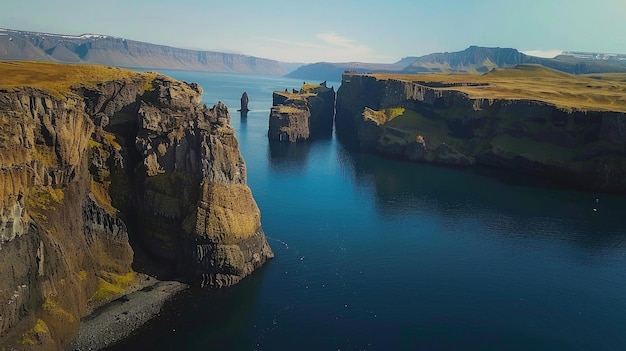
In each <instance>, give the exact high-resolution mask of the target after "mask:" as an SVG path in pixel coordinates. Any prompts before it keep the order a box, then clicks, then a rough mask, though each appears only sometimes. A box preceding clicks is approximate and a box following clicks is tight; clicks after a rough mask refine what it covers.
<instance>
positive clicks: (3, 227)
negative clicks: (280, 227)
mask: <svg viewBox="0 0 626 351" xmlns="http://www.w3.org/2000/svg"><path fill="white" fill-rule="evenodd" d="M55 69H58V70H62V69H63V66H59V67H58V68H55ZM121 76H122V77H121V78H120V79H109V80H106V81H102V82H101V83H99V84H97V85H96V86H90V85H80V84H78V85H76V86H74V87H72V89H71V91H68V92H61V93H59V92H58V91H48V90H46V89H34V88H29V87H20V86H18V87H13V88H8V89H4V90H0V117H1V118H0V192H2V196H0V277H1V279H0V298H1V299H2V301H1V303H0V346H3V347H8V348H17V349H40V350H54V349H63V348H64V347H65V345H67V344H68V343H69V342H70V341H71V340H72V338H73V337H74V336H75V334H76V331H77V329H78V326H79V323H80V319H81V318H82V317H84V316H85V315H86V314H88V313H89V312H90V311H91V310H92V309H93V308H94V307H97V306H99V305H102V304H104V303H106V302H107V301H110V300H111V299H114V298H115V297H117V296H120V294H123V293H125V292H127V291H129V290H132V289H133V287H134V286H135V285H136V279H135V272H133V270H132V269H131V263H132V262H133V249H132V248H131V246H130V244H129V230H128V228H129V227H131V226H132V227H133V228H137V229H138V230H137V233H135V234H136V235H138V238H139V240H138V242H140V243H142V244H143V245H146V246H147V247H148V249H150V250H151V251H152V252H153V253H155V254H156V255H157V256H159V257H161V258H162V259H165V260H169V261H171V262H172V263H173V264H174V265H176V266H177V267H178V272H179V273H180V274H181V276H185V277H187V278H188V279H189V280H190V281H194V282H197V283H198V284H201V285H207V286H216V287H217V286H227V285H232V284H234V283H236V282H238V281H239V280H241V279H242V278H243V277H245V276H246V275H248V274H250V273H251V272H252V271H253V270H254V269H255V268H257V267H259V266H260V265H262V264H263V263H264V262H265V261H266V260H267V259H268V258H271V257H272V256H273V253H272V251H271V249H270V248H269V246H268V245H267V242H266V239H265V236H264V234H263V231H262V229H261V225H260V214H259V210H258V207H257V206H256V203H255V202H254V199H253V197H252V194H251V192H250V189H249V188H248V187H247V185H246V173H245V172H246V170H245V163H244V161H243V159H242V157H241V155H240V153H239V149H238V144H237V140H236V139H235V137H234V134H233V130H232V128H231V127H230V125H229V119H230V116H229V115H228V110H227V108H226V106H224V105H223V104H221V103H220V104H218V105H217V106H215V107H213V108H211V109H209V108H207V107H206V106H204V105H201V104H200V99H201V94H202V90H201V88H200V87H199V86H198V85H196V84H187V83H184V82H178V81H175V80H172V79H170V78H167V77H165V76H161V75H156V74H147V73H134V72H129V71H125V72H124V74H123V75H121Z"/></svg>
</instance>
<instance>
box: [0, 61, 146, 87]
mask: <svg viewBox="0 0 626 351" xmlns="http://www.w3.org/2000/svg"><path fill="white" fill-rule="evenodd" d="M139 74H143V75H145V76H146V78H147V81H148V80H150V78H151V77H154V74H151V73H138V72H134V71H131V70H127V69H121V68H114V67H107V66H97V65H83V64H59V63H50V62H29V61H0V89H12V88H17V87H24V86H29V87H33V88H37V89H42V90H45V91H48V92H50V93H52V94H55V95H59V94H60V95H67V94H71V89H70V88H71V87H79V86H84V87H93V86H96V85H97V84H98V83H101V82H103V81H106V80H113V79H117V80H121V79H130V78H131V77H133V76H138V75H139Z"/></svg>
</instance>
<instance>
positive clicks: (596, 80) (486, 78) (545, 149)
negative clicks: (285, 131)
mask: <svg viewBox="0 0 626 351" xmlns="http://www.w3.org/2000/svg"><path fill="white" fill-rule="evenodd" d="M624 81H625V80H624V77H623V75H619V74H610V75H604V76H582V77H581V76H571V75H569V74H565V73H561V72H556V71H552V70H550V69H546V68H543V67H541V66H533V65H527V66H518V67H517V68H514V69H502V70H501V69H494V70H492V71H491V72H489V73H486V74H484V75H435V74H431V75H390V74H378V75H373V74H370V75H368V74H355V73H346V74H344V75H343V80H342V84H341V87H340V88H339V90H338V92H337V115H336V130H337V136H338V137H339V138H340V140H342V141H343V142H344V143H346V144H348V145H351V146H353V147H356V148H359V149H361V150H365V151H369V152H374V153H380V154H383V155H387V156H390V157H394V158H399V159H404V160H410V161H417V162H429V163H436V164H441V165H448V166H456V167H471V166H474V165H484V166H493V167H500V168H507V169H512V170H515V171H519V172H523V173H526V174H529V175H534V176H538V177H542V178H548V179H552V180H554V181H556V182H558V183H559V184H561V185H564V186H570V187H574V188H579V189H587V190H600V191H609V192H624V191H626V177H625V176H626V149H625V148H624V145H626V101H624V99H623V98H622V97H623V96H625V95H624V94H625V93H626V85H625V84H624Z"/></svg>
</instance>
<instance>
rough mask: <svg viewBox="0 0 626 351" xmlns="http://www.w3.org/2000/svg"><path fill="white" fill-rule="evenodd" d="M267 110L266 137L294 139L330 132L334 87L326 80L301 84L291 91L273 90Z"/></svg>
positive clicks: (332, 118) (323, 135) (291, 140)
mask: <svg viewBox="0 0 626 351" xmlns="http://www.w3.org/2000/svg"><path fill="white" fill-rule="evenodd" d="M272 100H273V106H272V109H271V110H270V117H269V129H268V133H267V135H268V138H269V139H270V140H277V141H285V142H296V141H299V140H308V139H311V138H321V137H328V136H330V135H331V134H332V130H333V120H334V116H335V89H334V87H330V88H328V87H327V86H326V82H323V83H321V84H319V85H315V84H306V83H305V84H303V85H302V88H301V89H300V90H293V91H292V92H291V93H290V92H288V91H287V90H285V91H284V92H280V91H275V92H274V94H273V96H272Z"/></svg>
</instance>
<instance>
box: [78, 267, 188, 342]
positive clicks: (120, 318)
mask: <svg viewBox="0 0 626 351" xmlns="http://www.w3.org/2000/svg"><path fill="white" fill-rule="evenodd" d="M187 287H188V286H187V285H185V284H183V283H180V282H177V281H160V280H157V279H155V278H152V277H148V276H146V277H145V278H144V279H143V281H142V288H141V289H140V290H137V291H135V292H132V293H130V294H128V295H124V296H122V297H120V298H119V299H117V300H115V301H112V302H110V303H108V304H106V305H104V306H102V307H100V308H99V309H97V310H96V311H94V313H93V314H92V315H90V316H89V317H87V318H85V319H84V320H83V321H82V322H81V326H80V330H79V332H78V336H77V338H76V340H74V341H73V342H72V343H71V344H70V345H69V346H68V348H67V350H68V351H72V350H81V351H84V350H99V349H102V348H105V347H108V346H111V345H113V344H114V343H116V342H118V341H120V340H122V339H124V338H127V337H128V336H129V335H130V334H131V333H132V332H133V331H134V330H136V329H137V328H139V327H141V326H142V325H143V324H145V323H146V322H148V321H149V320H150V319H152V318H154V317H155V316H156V315H158V314H159V312H160V311H161V308H162V307H163V304H164V303H165V302H166V301H167V300H169V299H171V298H172V297H174V296H175V295H176V294H177V293H179V292H181V291H183V290H185V289H186V288H187Z"/></svg>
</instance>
